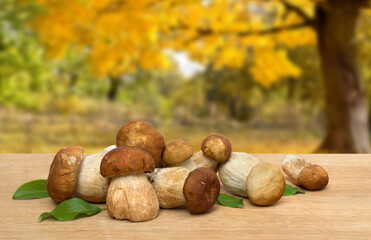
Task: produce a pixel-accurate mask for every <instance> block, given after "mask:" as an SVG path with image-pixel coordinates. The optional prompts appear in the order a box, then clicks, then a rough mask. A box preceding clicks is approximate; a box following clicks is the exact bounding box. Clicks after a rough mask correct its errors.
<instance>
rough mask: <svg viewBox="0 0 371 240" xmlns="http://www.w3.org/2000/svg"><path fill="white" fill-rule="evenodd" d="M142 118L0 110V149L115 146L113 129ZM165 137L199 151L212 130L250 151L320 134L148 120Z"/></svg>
mask: <svg viewBox="0 0 371 240" xmlns="http://www.w3.org/2000/svg"><path fill="white" fill-rule="evenodd" d="M135 119H146V120H148V117H147V118H146V117H145V116H136V115H135V113H128V112H126V111H125V110H124V109H121V110H120V111H117V109H115V107H112V108H107V107H105V108H103V110H99V111H97V112H93V113H89V114H86V115H69V116H61V115H52V114H48V115H37V114H32V113H27V112H20V111H17V110H9V109H8V110H4V109H2V110H1V109H0V153H56V152H57V151H58V150H59V149H60V148H62V147H64V146H69V145H80V146H83V147H84V148H85V149H86V153H95V152H98V151H100V150H101V149H103V148H105V147H106V146H109V145H112V144H115V137H116V132H117V130H118V129H119V128H120V127H121V126H122V125H123V124H125V123H126V122H128V121H130V120H135ZM149 121H150V122H152V123H153V125H154V126H155V127H156V129H158V130H159V131H160V132H161V133H162V134H163V135H164V137H165V140H170V139H174V138H180V139H183V140H186V141H188V142H190V143H191V145H192V146H193V148H194V150H195V151H198V150H200V145H201V142H202V140H203V139H204V138H205V137H206V136H207V135H208V134H210V133H211V132H219V133H222V134H224V135H226V136H227V137H228V138H229V140H230V141H231V143H232V148H233V151H243V152H249V153H310V152H313V150H314V149H315V148H316V146H318V144H319V143H320V140H321V136H319V135H318V134H316V133H315V132H313V131H307V130H305V129H296V130H293V129H282V128H252V127H251V126H250V127H249V126H246V125H242V124H230V123H229V122H222V123H219V122H212V121H211V120H209V121H207V120H206V121H203V122H202V123H200V124H192V125H187V126H185V125H180V124H174V123H171V122H165V123H162V122H161V121H159V120H158V119H156V120H153V121H151V120H149Z"/></svg>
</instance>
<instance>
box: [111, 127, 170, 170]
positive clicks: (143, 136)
mask: <svg viewBox="0 0 371 240" xmlns="http://www.w3.org/2000/svg"><path fill="white" fill-rule="evenodd" d="M116 145H117V146H118V147H120V146H131V147H138V148H142V149H144V150H146V151H147V152H149V153H150V154H151V155H152V157H153V160H154V161H155V165H156V166H157V167H158V166H160V162H161V155H162V151H163V150H164V147H165V145H164V137H163V136H162V134H161V133H160V132H158V131H157V130H155V129H154V128H153V127H152V125H151V124H149V123H148V122H145V121H132V122H129V123H127V124H125V125H124V126H122V127H121V128H120V130H119V131H118V133H117V136H116Z"/></svg>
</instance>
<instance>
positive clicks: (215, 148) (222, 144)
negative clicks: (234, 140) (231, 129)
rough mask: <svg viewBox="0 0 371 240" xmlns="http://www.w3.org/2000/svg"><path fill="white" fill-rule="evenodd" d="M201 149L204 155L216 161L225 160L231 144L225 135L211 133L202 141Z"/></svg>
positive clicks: (229, 154) (227, 157)
mask: <svg viewBox="0 0 371 240" xmlns="http://www.w3.org/2000/svg"><path fill="white" fill-rule="evenodd" d="M201 150H202V152H203V153H204V154H205V156H206V157H208V158H210V159H212V160H214V161H217V162H225V161H227V160H228V159H229V157H230V156H231V153H232V145H231V143H230V141H229V140H228V139H227V138H226V137H225V136H223V135H221V134H218V133H213V134H210V135H209V136H207V137H206V138H205V139H204V140H203V141H202V144H201Z"/></svg>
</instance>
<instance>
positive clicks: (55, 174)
mask: <svg viewBox="0 0 371 240" xmlns="http://www.w3.org/2000/svg"><path fill="white" fill-rule="evenodd" d="M83 154H84V148H83V147H80V146H69V147H65V148H62V149H61V150H59V152H58V153H57V154H56V155H55V156H54V159H53V162H52V164H51V166H50V170H49V176H48V180H47V184H46V187H47V191H48V193H49V196H50V197H51V198H52V199H53V200H54V201H56V202H58V203H60V202H63V201H64V200H67V199H69V198H72V196H73V193H74V191H75V186H76V177H77V173H78V170H79V167H80V163H81V160H82V157H83Z"/></svg>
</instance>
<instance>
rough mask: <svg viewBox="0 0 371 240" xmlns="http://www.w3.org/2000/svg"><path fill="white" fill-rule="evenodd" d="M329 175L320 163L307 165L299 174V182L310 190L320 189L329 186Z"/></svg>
mask: <svg viewBox="0 0 371 240" xmlns="http://www.w3.org/2000/svg"><path fill="white" fill-rule="evenodd" d="M328 181H329V177H328V174H327V172H326V171H325V169H323V168H322V167H321V166H319V165H311V166H306V167H305V168H303V170H301V172H300V173H299V176H298V182H299V184H300V185H302V186H303V187H304V188H306V189H308V190H320V189H322V188H324V187H326V186H327V184H328Z"/></svg>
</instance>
